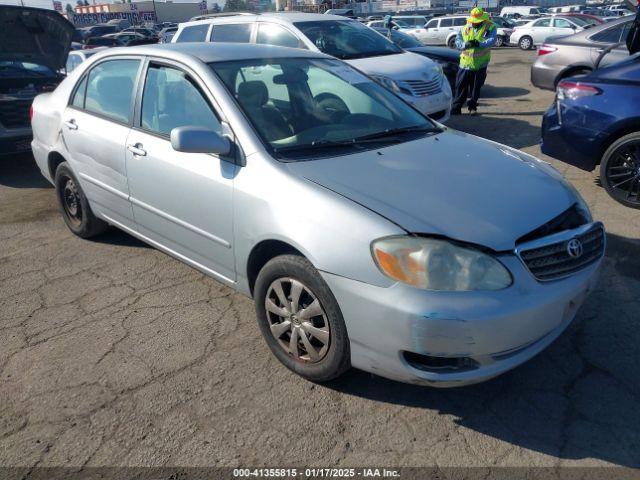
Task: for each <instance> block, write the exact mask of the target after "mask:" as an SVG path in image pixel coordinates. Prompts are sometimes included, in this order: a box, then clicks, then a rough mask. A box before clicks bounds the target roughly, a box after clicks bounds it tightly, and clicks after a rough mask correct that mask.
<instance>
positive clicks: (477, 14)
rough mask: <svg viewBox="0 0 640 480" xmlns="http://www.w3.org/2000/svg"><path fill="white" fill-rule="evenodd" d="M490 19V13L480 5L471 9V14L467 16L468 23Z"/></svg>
mask: <svg viewBox="0 0 640 480" xmlns="http://www.w3.org/2000/svg"><path fill="white" fill-rule="evenodd" d="M488 19H489V15H488V14H487V13H485V11H484V10H483V9H482V8H480V7H475V8H474V9H472V10H471V14H470V15H469V17H468V18H467V23H482V22H485V21H487V20H488Z"/></svg>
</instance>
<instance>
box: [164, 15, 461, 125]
mask: <svg viewBox="0 0 640 480" xmlns="http://www.w3.org/2000/svg"><path fill="white" fill-rule="evenodd" d="M206 41H209V42H225V43H229V42H232V43H259V44H268V45H277V46H283V47H293V48H303V49H308V50H312V51H320V52H323V53H326V54H328V55H332V56H334V57H336V58H339V59H340V60H344V61H345V62H347V63H348V64H350V65H352V66H354V67H356V68H357V69H359V70H360V71H362V72H363V73H365V74H367V75H369V76H370V77H371V78H373V79H374V80H376V81H377V82H378V83H380V84H381V85H383V86H384V87H386V88H388V89H389V90H391V91H392V92H394V93H395V94H396V95H398V96H399V97H401V98H402V99H403V100H405V101H406V102H408V103H410V104H411V105H413V106H414V108H416V109H417V110H419V111H420V112H422V113H423V114H426V115H429V116H430V117H431V118H433V119H434V120H438V121H440V122H444V121H446V120H447V119H448V118H449V115H450V113H451V97H452V94H451V87H450V86H449V83H448V82H447V81H446V78H445V76H444V74H443V73H442V67H440V66H439V65H438V64H437V63H435V62H433V61H432V60H430V59H428V58H426V57H423V56H420V55H417V54H415V53H410V52H405V51H404V50H402V49H401V48H400V47H397V46H396V45H395V44H393V43H392V42H391V41H389V40H388V39H386V38H385V37H384V36H382V35H380V34H378V33H376V32H375V31H373V30H372V29H370V28H368V27H366V26H365V25H362V24H361V23H360V22H358V21H356V20H350V19H348V18H345V17H339V16H336V15H326V14H325V15H321V14H310V13H265V14H260V15H237V16H230V17H229V16H227V17H218V18H210V19H206V20H200V21H195V22H187V23H181V24H180V25H179V27H178V31H177V32H176V34H175V36H174V37H173V40H172V42H173V43H182V42H206Z"/></svg>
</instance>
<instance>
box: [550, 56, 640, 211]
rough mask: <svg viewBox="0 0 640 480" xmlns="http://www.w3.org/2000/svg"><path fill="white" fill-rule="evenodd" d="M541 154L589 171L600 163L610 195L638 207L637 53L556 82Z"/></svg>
mask: <svg viewBox="0 0 640 480" xmlns="http://www.w3.org/2000/svg"><path fill="white" fill-rule="evenodd" d="M542 151H543V152H544V153H545V154H547V155H549V156H551V157H554V158H557V159H558V160H561V161H563V162H566V163H569V164H571V165H574V166H576V167H578V168H581V169H583V170H587V171H592V170H594V169H595V168H596V167H597V166H598V165H600V181H601V182H602V185H603V186H604V187H605V188H606V190H607V192H608V193H609V195H611V197H612V198H613V199H615V200H616V201H618V202H620V203H622V204H623V205H626V206H629V207H633V208H640V54H636V55H634V56H631V57H629V58H628V59H627V60H624V61H622V62H619V63H616V64H613V65H611V66H607V67H605V68H601V69H598V70H596V71H594V72H593V73H591V74H589V75H587V76H585V77H578V78H569V79H567V80H564V81H562V82H560V83H559V84H558V89H557V93H556V101H555V102H554V103H553V105H552V106H551V107H550V108H549V110H548V111H547V112H546V114H545V115H544V119H543V122H542Z"/></svg>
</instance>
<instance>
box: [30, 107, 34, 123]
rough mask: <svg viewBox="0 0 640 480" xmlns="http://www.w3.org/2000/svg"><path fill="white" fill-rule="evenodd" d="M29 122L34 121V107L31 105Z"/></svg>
mask: <svg viewBox="0 0 640 480" xmlns="http://www.w3.org/2000/svg"><path fill="white" fill-rule="evenodd" d="M29 121H30V122H32V121H33V105H29Z"/></svg>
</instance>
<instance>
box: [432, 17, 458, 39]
mask: <svg viewBox="0 0 640 480" xmlns="http://www.w3.org/2000/svg"><path fill="white" fill-rule="evenodd" d="M453 32H455V28H454V27H453V18H443V19H442V20H440V28H439V29H438V34H437V35H436V44H437V45H445V44H446V43H447V38H448V37H449V35H451V33H453Z"/></svg>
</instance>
